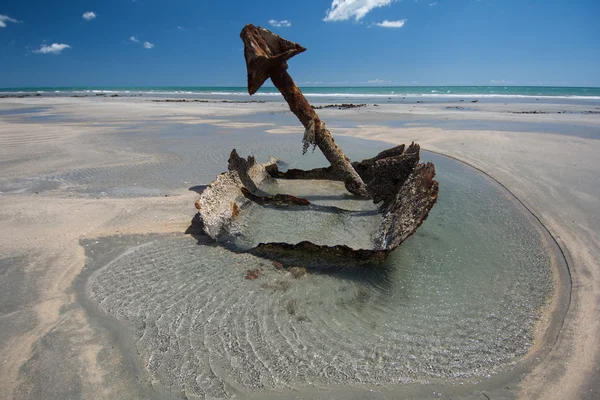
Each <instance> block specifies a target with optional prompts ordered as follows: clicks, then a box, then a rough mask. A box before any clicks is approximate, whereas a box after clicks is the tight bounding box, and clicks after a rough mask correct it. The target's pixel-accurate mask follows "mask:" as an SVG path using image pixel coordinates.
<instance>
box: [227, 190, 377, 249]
mask: <svg viewBox="0 0 600 400" xmlns="http://www.w3.org/2000/svg"><path fill="white" fill-rule="evenodd" d="M263 189H264V190H265V191H266V192H268V193H270V194H276V193H285V194H291V195H292V196H297V197H301V198H305V199H307V200H309V201H310V202H311V205H310V206H307V207H305V206H302V207H278V206H264V207H250V208H249V209H247V210H244V211H243V212H242V213H241V214H240V217H239V218H236V219H235V220H234V221H233V223H232V226H231V229H230V231H231V233H232V235H230V236H231V239H229V243H228V245H232V246H233V247H234V248H237V249H242V250H250V249H251V248H253V247H256V246H258V244H259V243H269V242H286V243H291V244H297V243H299V242H301V241H304V240H308V241H311V242H313V243H315V244H317V245H326V246H335V245H338V244H343V245H346V246H350V247H352V248H354V249H373V248H374V247H375V244H374V242H373V234H374V233H375V232H376V230H377V228H378V227H379V222H380V220H381V217H380V215H379V214H378V213H377V207H376V206H375V204H373V202H372V201H370V200H367V199H364V200H363V199H356V198H355V197H353V196H350V195H348V194H346V193H347V192H346V189H345V188H344V184H343V182H333V181H314V180H313V181H304V180H288V181H286V180H278V181H277V182H276V183H275V184H272V185H269V187H266V188H263ZM291 226H293V227H294V229H290V227H291Z"/></svg>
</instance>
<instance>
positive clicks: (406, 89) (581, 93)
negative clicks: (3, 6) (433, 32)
mask: <svg viewBox="0 0 600 400" xmlns="http://www.w3.org/2000/svg"><path fill="white" fill-rule="evenodd" d="M302 91H303V92H304V93H305V94H306V95H307V96H309V97H328V98H336V97H340V98H346V97H351V98H361V97H364V98H378V97H380V98H403V97H428V98H436V97H439V98H455V97H461V98H469V97H477V98H529V97H535V98H540V97H543V98H574V99H589V100H600V88H597V87H549V86H368V87H366V86H364V87H346V86H336V87H302ZM0 93H4V94H14V93H25V94H27V93H42V94H55V95H73V94H82V95H85V94H88V95H95V94H101V93H105V94H115V93H117V94H119V93H122V94H142V95H159V96H162V95H194V96H219V97H224V98H228V96H236V97H239V96H247V90H246V88H245V87H234V86H227V87H225V86H223V87H218V86H213V87H204V86H160V87H159V86H131V87H102V86H89V87H26V88H0ZM279 96H281V95H280V94H279V92H278V90H277V89H276V88H274V87H263V88H261V89H260V91H259V92H258V93H257V94H256V95H254V96H253V97H255V98H259V99H260V98H262V99H264V100H267V99H268V98H269V97H279Z"/></svg>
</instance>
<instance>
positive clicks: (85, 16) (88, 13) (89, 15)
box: [82, 11, 96, 21]
mask: <svg viewBox="0 0 600 400" xmlns="http://www.w3.org/2000/svg"><path fill="white" fill-rule="evenodd" d="M82 17H83V19H85V20H86V21H91V20H93V19H94V18H96V13H95V12H93V11H86V12H84V13H83V15H82Z"/></svg>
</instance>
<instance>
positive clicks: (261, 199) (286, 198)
mask: <svg viewBox="0 0 600 400" xmlns="http://www.w3.org/2000/svg"><path fill="white" fill-rule="evenodd" d="M241 190H242V194H243V195H244V197H245V198H247V199H248V200H251V201H253V202H255V203H256V204H261V205H265V204H273V205H276V206H309V205H310V201H308V200H306V199H303V198H301V197H296V196H292V195H290V194H281V193H277V194H276V195H274V196H257V195H255V194H254V193H252V192H251V191H250V190H248V189H247V188H245V187H243V188H242V189H241Z"/></svg>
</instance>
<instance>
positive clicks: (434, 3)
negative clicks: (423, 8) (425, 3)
mask: <svg viewBox="0 0 600 400" xmlns="http://www.w3.org/2000/svg"><path fill="white" fill-rule="evenodd" d="M436 4H437V1H434V2H433V3H429V7H433V6H435V5H436Z"/></svg>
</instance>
